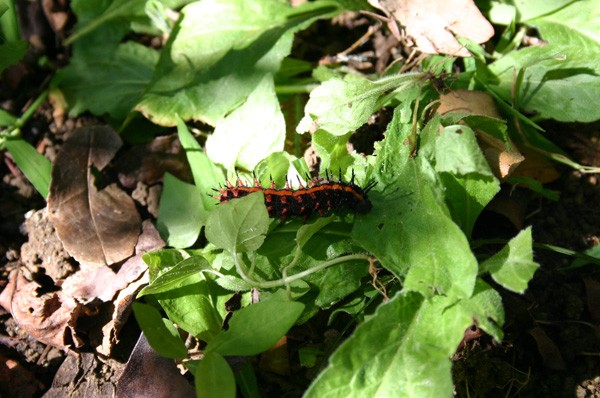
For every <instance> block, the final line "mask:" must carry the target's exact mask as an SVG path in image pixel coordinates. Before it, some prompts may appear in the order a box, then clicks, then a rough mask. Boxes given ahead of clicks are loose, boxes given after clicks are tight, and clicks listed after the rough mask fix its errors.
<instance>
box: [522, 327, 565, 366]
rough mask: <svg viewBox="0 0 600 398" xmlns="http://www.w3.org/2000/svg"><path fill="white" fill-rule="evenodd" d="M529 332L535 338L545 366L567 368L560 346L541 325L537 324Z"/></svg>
mask: <svg viewBox="0 0 600 398" xmlns="http://www.w3.org/2000/svg"><path fill="white" fill-rule="evenodd" d="M527 333H529V335H530V336H531V337H533V339H534V340H535V344H536V345H537V349H538V352H539V353H540V355H541V356H542V361H543V363H544V366H546V367H548V368H550V369H554V370H564V369H565V361H564V360H563V358H562V355H561V354H560V350H559V349H558V346H557V345H556V343H554V341H552V339H551V338H550V337H548V335H547V334H546V332H544V330H543V329H542V328H541V327H539V326H536V327H534V328H532V329H529V330H528V331H527Z"/></svg>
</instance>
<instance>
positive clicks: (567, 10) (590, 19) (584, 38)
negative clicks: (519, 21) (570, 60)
mask: <svg viewBox="0 0 600 398" xmlns="http://www.w3.org/2000/svg"><path fill="white" fill-rule="evenodd" d="M555 1H556V2H559V3H562V4H561V6H562V5H566V3H569V1H568V0H555ZM539 3H542V4H543V3H545V1H540V2H539ZM570 3H571V4H569V5H568V6H567V7H556V8H555V9H554V10H553V11H554V12H551V13H550V12H547V13H544V14H540V15H539V16H537V17H536V18H535V19H531V20H529V21H527V23H528V24H531V25H534V26H535V27H537V29H538V30H539V32H540V33H541V35H542V38H543V39H544V40H546V41H548V42H549V43H551V44H565V45H570V46H573V47H576V48H578V49H580V50H585V49H587V48H590V47H595V48H596V49H597V48H598V46H599V45H600V31H598V19H599V18H600V7H598V2H597V1H589V0H588V1H571V2H570ZM582 45H583V46H584V47H583V48H581V47H580V46H582Z"/></svg>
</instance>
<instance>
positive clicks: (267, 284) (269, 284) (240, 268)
mask: <svg viewBox="0 0 600 398" xmlns="http://www.w3.org/2000/svg"><path fill="white" fill-rule="evenodd" d="M232 254H233V260H234V263H235V269H236V271H237V272H238V274H239V275H240V276H241V277H242V279H243V280H244V281H245V282H246V283H248V284H249V285H251V286H253V287H259V288H263V289H270V288H274V287H280V286H284V285H289V284H290V283H292V282H294V281H296V280H298V279H302V278H304V277H306V276H308V275H311V274H314V273H315V272H319V271H321V270H323V269H325V268H327V267H330V266H332V265H336V264H340V263H343V262H346V261H352V260H365V261H369V260H370V259H371V257H369V256H367V255H366V254H352V255H348V256H342V257H338V258H335V259H333V260H329V261H325V262H324V263H321V264H319V265H316V266H314V267H312V268H309V269H307V270H304V271H302V272H298V273H297V274H294V275H292V276H286V277H284V278H281V279H276V280H273V281H262V282H261V281H257V280H254V279H252V278H250V277H249V276H248V275H247V274H246V271H245V270H244V265H243V263H242V262H241V259H240V257H239V255H238V253H237V252H235V251H234V252H233V253H232Z"/></svg>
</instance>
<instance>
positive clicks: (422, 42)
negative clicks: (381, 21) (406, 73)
mask: <svg viewBox="0 0 600 398" xmlns="http://www.w3.org/2000/svg"><path fill="white" fill-rule="evenodd" d="M369 3H370V4H371V5H372V6H373V7H375V8H378V9H380V10H382V11H383V12H384V13H385V14H386V15H387V16H388V17H393V18H394V19H396V20H397V21H398V22H399V23H400V25H402V27H403V28H404V31H405V33H406V35H407V36H409V37H412V38H413V40H414V41H415V43H416V45H417V47H418V48H419V50H421V51H422V52H425V53H429V54H449V55H454V56H458V57H468V56H470V55H471V53H470V52H469V51H467V49H466V48H464V47H463V45H462V44H460V43H459V42H458V41H457V40H456V38H455V37H454V36H457V37H465V38H467V39H469V40H471V41H474V42H475V43H485V42H486V41H488V40H489V39H490V38H491V37H492V36H493V35H494V27H493V26H492V24H490V23H489V21H488V20H487V19H485V17H484V16H483V15H482V14H481V12H480V11H479V9H478V8H477V6H475V3H474V2H473V1H472V0H450V1H447V0H423V1H420V0H369Z"/></svg>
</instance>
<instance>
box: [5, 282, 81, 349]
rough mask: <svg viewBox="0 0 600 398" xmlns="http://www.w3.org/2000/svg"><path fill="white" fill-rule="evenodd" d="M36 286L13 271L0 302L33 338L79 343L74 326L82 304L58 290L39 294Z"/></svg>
mask: <svg viewBox="0 0 600 398" xmlns="http://www.w3.org/2000/svg"><path fill="white" fill-rule="evenodd" d="M40 289H41V286H40V285H39V284H37V283H35V282H31V281H28V280H27V279H26V278H25V277H24V276H23V274H22V273H21V272H14V273H12V274H11V276H10V279H9V283H8V285H7V286H6V288H5V289H4V291H3V292H2V300H1V302H2V306H3V307H4V308H5V309H6V310H8V311H10V313H11V314H12V316H13V318H14V319H15V321H16V322H17V323H18V324H19V327H21V328H23V330H25V331H26V332H27V333H28V334H30V335H31V336H33V337H34V338H35V339H36V340H38V341H41V342H42V343H45V344H49V345H51V346H54V347H58V348H62V349H73V348H79V347H81V346H82V345H83V341H82V339H81V338H80V337H79V336H78V335H77V333H76V331H75V326H76V321H77V318H79V316H80V314H81V313H82V312H84V311H85V308H84V307H83V306H82V305H80V304H78V303H77V302H76V301H75V300H74V299H73V298H72V297H69V296H67V295H65V294H63V293H62V292H60V291H58V292H50V293H43V294H39V293H38V292H39V290H40Z"/></svg>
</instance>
